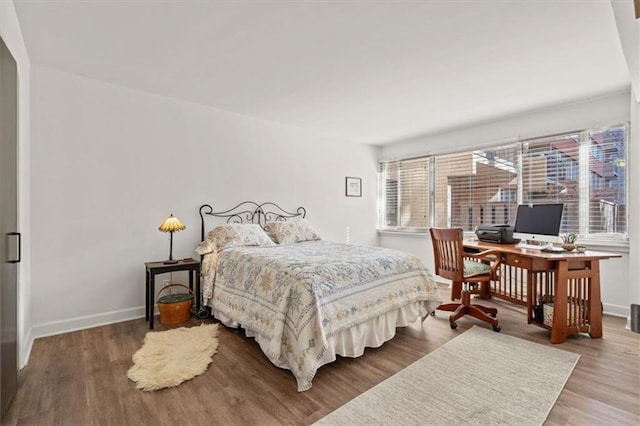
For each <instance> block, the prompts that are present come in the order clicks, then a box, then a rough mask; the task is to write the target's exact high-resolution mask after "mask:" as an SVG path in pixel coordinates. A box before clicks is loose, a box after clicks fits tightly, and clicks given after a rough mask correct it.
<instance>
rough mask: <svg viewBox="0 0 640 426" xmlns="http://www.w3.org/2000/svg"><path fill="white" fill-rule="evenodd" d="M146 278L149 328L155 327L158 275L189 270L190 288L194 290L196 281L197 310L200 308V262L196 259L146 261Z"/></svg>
mask: <svg viewBox="0 0 640 426" xmlns="http://www.w3.org/2000/svg"><path fill="white" fill-rule="evenodd" d="M144 267H145V271H146V274H145V275H146V280H145V302H146V304H145V319H146V320H147V321H149V328H150V329H153V315H154V311H155V297H156V294H155V293H156V290H155V288H156V275H158V274H166V273H168V272H176V271H189V289H190V290H191V291H192V292H194V288H193V283H194V281H195V287H196V288H195V292H194V295H195V299H196V303H195V312H196V313H197V312H198V311H199V310H200V262H199V261H197V260H194V259H189V260H180V261H178V263H163V262H161V261H160V262H146V263H145V264H144Z"/></svg>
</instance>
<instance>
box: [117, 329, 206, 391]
mask: <svg viewBox="0 0 640 426" xmlns="http://www.w3.org/2000/svg"><path fill="white" fill-rule="evenodd" d="M217 335H218V324H202V325H200V326H199V327H190V328H187V327H181V328H175V329H173V330H167V331H155V332H154V331H150V332H148V333H147V335H146V336H145V338H144V344H143V345H142V348H140V349H139V350H138V351H137V352H136V353H135V354H133V367H131V368H130V369H129V371H128V372H127V377H129V379H131V380H132V381H134V382H135V383H136V387H137V388H138V389H142V390H144V391H152V390H158V389H163V388H169V387H173V386H178V385H179V384H180V383H182V382H184V381H186V380H190V379H193V378H194V377H196V376H199V375H200V374H202V373H204V372H205V371H206V370H207V367H208V366H209V364H211V361H212V357H213V354H215V353H216V350H217V349H218V339H217V338H216V336H217Z"/></svg>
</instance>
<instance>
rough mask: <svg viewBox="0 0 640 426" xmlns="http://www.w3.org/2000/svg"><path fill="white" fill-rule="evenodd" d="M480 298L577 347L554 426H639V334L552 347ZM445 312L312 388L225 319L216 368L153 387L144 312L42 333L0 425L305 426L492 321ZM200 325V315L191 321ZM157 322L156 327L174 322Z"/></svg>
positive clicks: (616, 332)
mask: <svg viewBox="0 0 640 426" xmlns="http://www.w3.org/2000/svg"><path fill="white" fill-rule="evenodd" d="M447 292H448V290H446V289H445V290H443V294H447ZM482 303H483V304H486V305H488V306H496V307H497V308H498V309H499V313H498V318H499V319H500V326H501V327H502V331H501V332H502V333H504V334H509V335H511V336H515V337H519V338H522V339H526V340H529V341H532V342H536V343H539V344H543V345H548V346H554V347H556V348H560V349H563V350H567V351H571V352H575V353H578V354H580V355H581V359H580V361H579V362H578V365H577V367H576V369H575V371H574V373H573V374H572V376H571V378H570V379H569V381H568V382H567V385H566V386H565V389H564V390H563V392H562V394H561V396H560V398H559V400H558V402H557V404H556V405H555V407H554V408H553V410H552V411H551V413H550V415H549V417H548V419H547V422H546V424H548V425H611V424H615V425H638V424H640V355H639V353H640V334H637V333H633V332H631V331H629V330H625V322H626V321H625V320H624V319H622V318H616V317H609V316H605V318H604V338H602V339H591V338H589V337H588V336H583V335H577V336H572V337H570V338H569V339H568V341H567V342H565V343H563V344H561V345H551V343H549V332H548V331H546V330H543V329H541V328H538V327H536V326H533V325H528V324H527V323H526V319H525V315H524V313H523V312H522V311H521V309H520V308H518V307H514V306H512V305H509V304H506V303H502V302H493V301H482ZM448 314H449V313H448V312H440V311H439V312H437V314H436V316H435V317H429V318H427V319H426V320H425V322H424V323H423V324H421V323H420V322H417V323H415V324H412V325H411V326H409V327H407V328H404V329H398V332H397V335H396V337H395V338H394V339H392V340H391V341H389V342H387V343H385V344H384V345H383V346H382V347H380V348H377V349H367V350H366V352H365V354H364V355H363V356H362V357H360V358H357V359H350V358H339V359H338V360H337V361H336V362H334V363H332V364H329V365H326V366H324V367H322V368H321V369H320V370H319V371H318V373H317V375H316V377H315V379H314V382H313V387H312V388H311V389H310V390H309V391H306V392H297V390H296V382H295V380H294V378H293V375H292V374H291V373H290V372H288V371H286V370H281V369H278V368H277V367H275V366H273V365H272V364H271V363H270V362H269V361H268V360H267V358H266V357H265V356H264V355H263V354H262V352H261V351H260V348H259V347H258V345H257V343H255V342H254V341H253V339H249V338H246V337H244V335H243V334H241V333H237V332H235V331H233V330H230V329H226V328H224V327H222V326H221V331H220V333H219V341H220V345H219V348H218V353H217V354H216V355H215V356H214V359H213V363H212V364H211V365H210V366H209V368H208V370H207V371H206V372H205V373H204V374H203V375H201V376H199V377H196V378H195V379H193V380H191V381H188V382H185V383H183V384H182V385H180V386H178V387H177V388H172V389H165V390H161V391H156V392H142V391H139V390H137V389H136V388H135V387H134V385H133V383H132V382H130V381H129V380H128V379H127V376H126V373H127V370H128V369H129V368H130V367H131V356H132V355H133V353H134V352H135V351H136V350H137V349H139V347H140V346H141V343H142V340H143V338H144V335H145V333H146V332H147V331H148V328H147V323H146V322H145V321H144V320H143V319H140V320H134V321H128V322H123V323H119V324H112V325H108V326H103V327H97V328H93V329H88V330H82V331H77V332H73V333H68V334H63V335H59V336H52V337H46V338H41V339H37V340H36V341H35V343H34V346H33V350H32V353H31V358H30V361H29V364H28V366H27V367H25V368H24V369H23V370H22V371H21V372H20V374H19V389H18V393H17V395H16V398H15V400H14V402H13V404H12V406H11V407H10V409H9V412H8V413H7V415H6V416H5V418H4V419H3V420H2V424H7V425H54V424H56V425H93V424H96V425H151V424H153V425H157V424H180V425H205V424H206V425H281V424H283V425H308V424H311V423H313V422H314V421H316V420H318V419H320V418H322V417H323V416H325V415H326V414H328V413H330V412H331V411H333V410H334V409H336V408H338V407H339V406H341V405H343V404H345V403H346V402H347V401H349V400H351V399H352V398H354V397H356V396H357V395H359V394H361V393H362V392H364V391H366V390H367V389H369V388H371V387H372V386H374V385H376V384H377V383H379V382H381V381H383V380H384V379H386V378H388V377H390V376H391V375H393V374H394V373H396V372H398V371H400V370H401V369H403V368H404V367H406V366H408V365H410V364H411V363H413V362H415V361H417V360H418V359H419V358H421V357H422V356H424V355H426V354H428V353H429V352H431V351H433V350H434V349H436V348H438V347H439V346H441V345H442V344H444V343H445V342H447V341H449V340H450V339H452V338H454V337H455V336H458V335H460V334H461V333H463V332H464V331H465V330H467V329H469V328H470V327H471V326H473V325H479V326H481V327H487V328H490V326H489V325H486V324H482V323H481V322H479V321H477V320H475V319H473V318H464V319H461V320H459V321H458V329H456V330H451V328H450V327H449V323H448ZM156 319H157V318H156ZM205 321H206V322H211V320H205ZM201 322H202V321H200V320H195V319H192V320H191V321H190V325H198V324H200V323H201ZM156 324H157V327H156V330H163V329H166V328H168V327H165V326H163V325H162V324H159V321H157V322H156ZM183 325H186V324H182V325H181V326H183ZM478 362H482V354H478ZM522 362H525V363H526V362H527V360H526V359H523V360H522ZM430 392H437V390H436V389H433V390H430ZM452 403H455V401H452ZM462 403H463V401H462ZM496 403H497V404H500V403H505V404H508V403H509V402H508V401H496ZM427 420H428V419H425V421H427Z"/></svg>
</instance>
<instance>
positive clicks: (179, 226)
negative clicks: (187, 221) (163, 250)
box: [158, 214, 187, 264]
mask: <svg viewBox="0 0 640 426" xmlns="http://www.w3.org/2000/svg"><path fill="white" fill-rule="evenodd" d="M186 228H187V227H186V226H184V224H183V223H182V222H180V220H179V219H178V218H177V217H175V216H174V215H173V214H171V216H169V217H168V218H166V219H165V220H164V222H162V224H161V225H160V227H159V228H158V229H159V230H160V231H162V232H168V233H169V260H165V261H164V262H163V263H166V264H170V263H178V261H177V260H173V233H174V232H177V231H182V230H183V229H186Z"/></svg>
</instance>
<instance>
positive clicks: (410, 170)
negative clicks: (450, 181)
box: [378, 158, 429, 229]
mask: <svg viewBox="0 0 640 426" xmlns="http://www.w3.org/2000/svg"><path fill="white" fill-rule="evenodd" d="M379 186H380V188H381V189H382V191H381V193H382V197H381V203H380V204H381V205H380V209H379V213H378V223H379V227H380V228H383V229H385V228H386V229H389V228H391V229H426V228H428V227H429V159H428V158H421V159H417V160H406V161H392V162H387V163H380V172H379Z"/></svg>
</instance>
